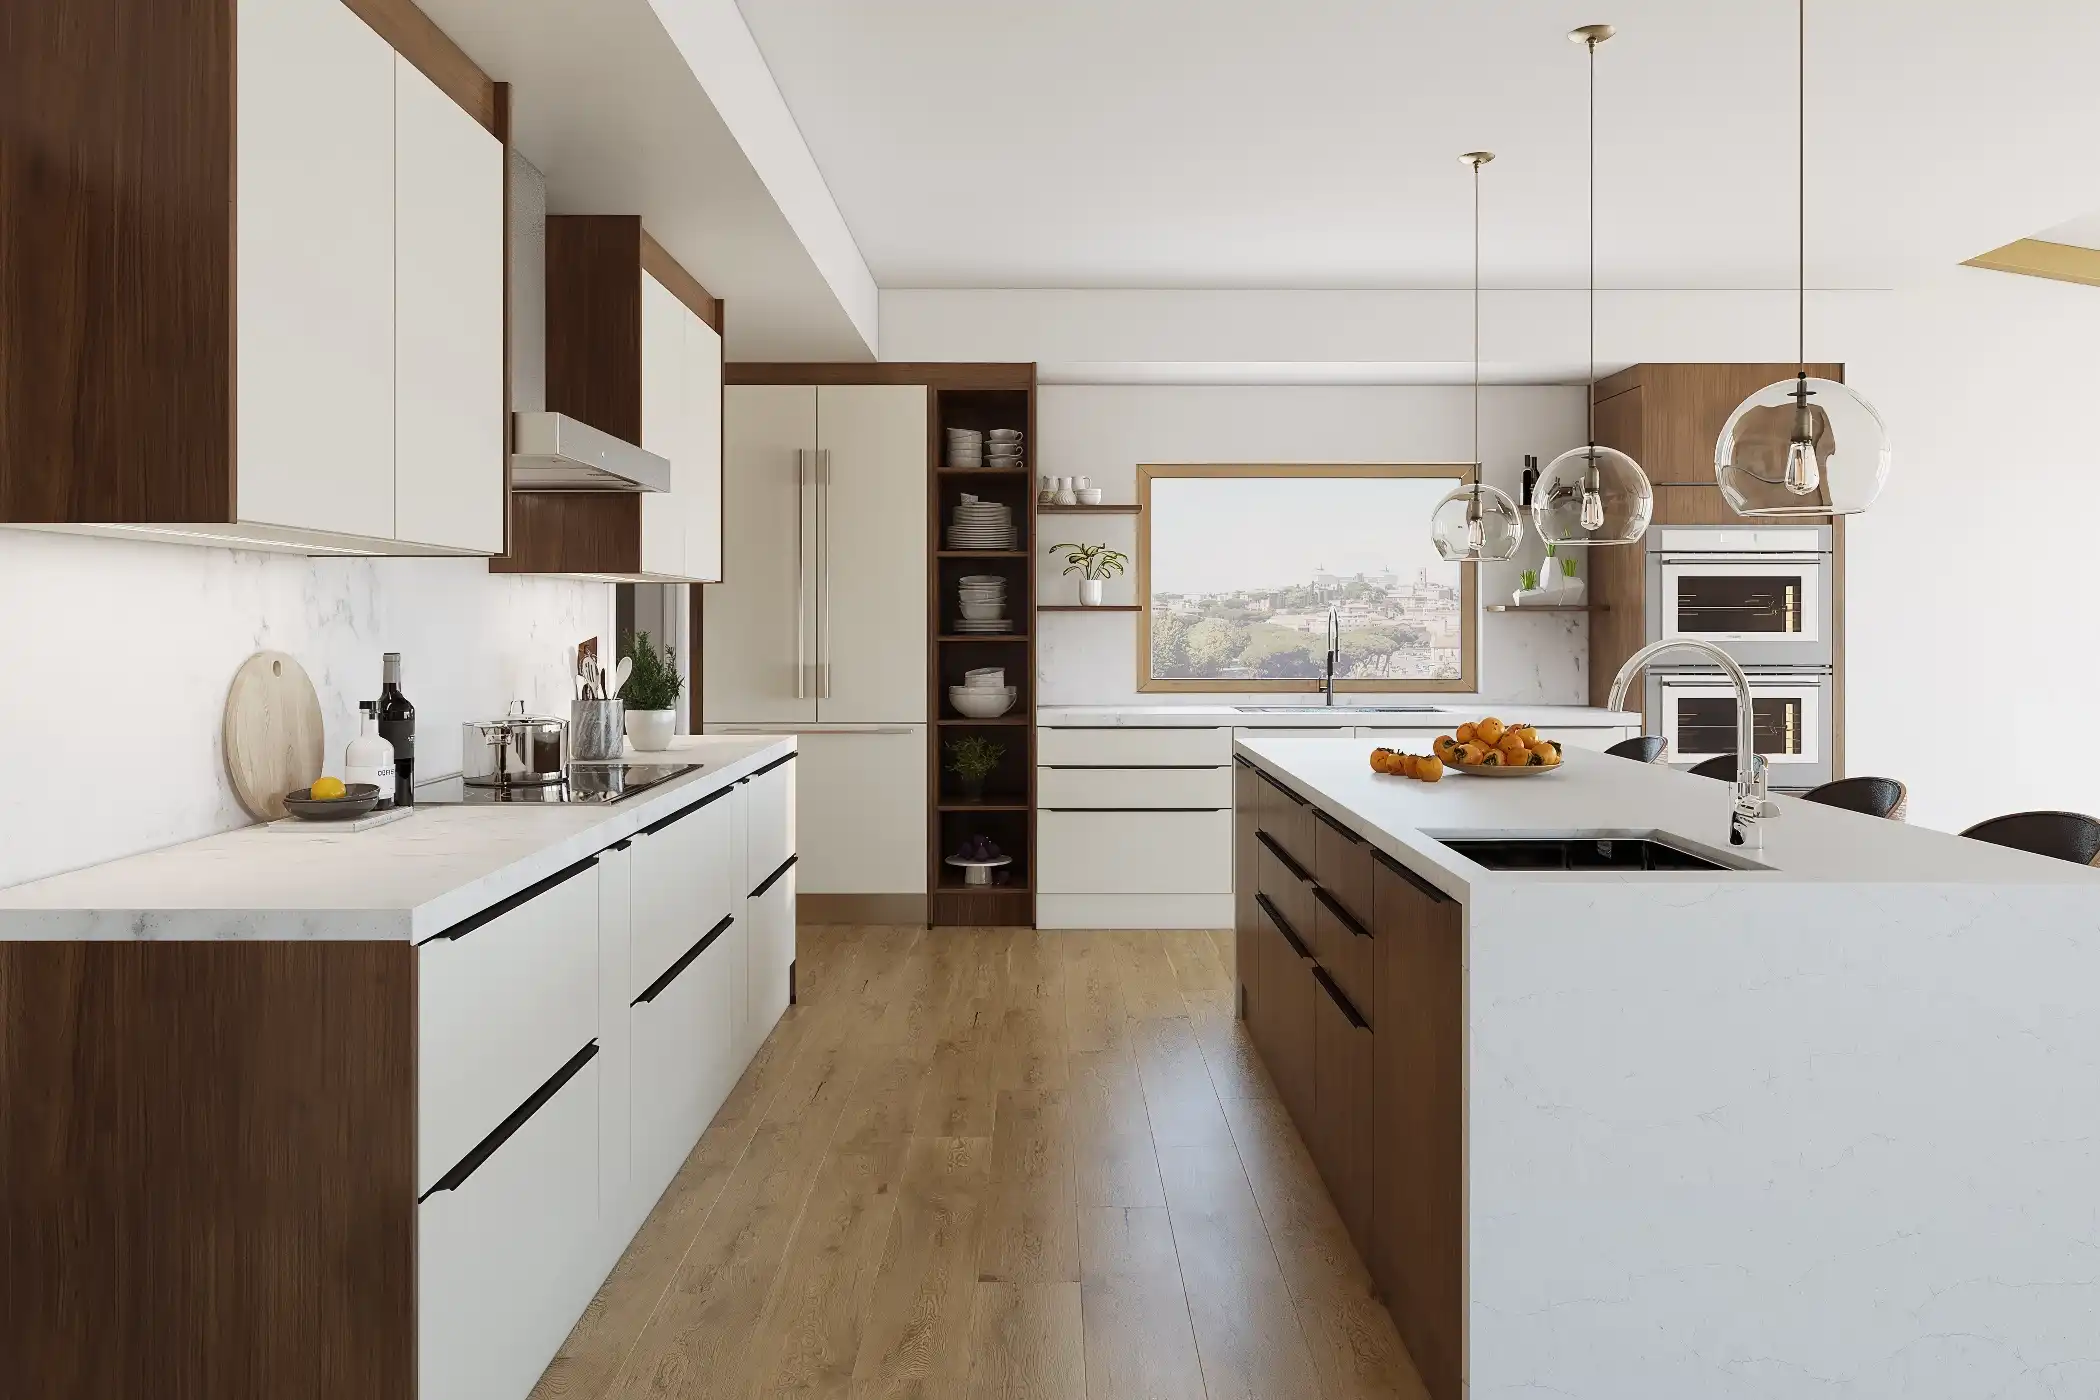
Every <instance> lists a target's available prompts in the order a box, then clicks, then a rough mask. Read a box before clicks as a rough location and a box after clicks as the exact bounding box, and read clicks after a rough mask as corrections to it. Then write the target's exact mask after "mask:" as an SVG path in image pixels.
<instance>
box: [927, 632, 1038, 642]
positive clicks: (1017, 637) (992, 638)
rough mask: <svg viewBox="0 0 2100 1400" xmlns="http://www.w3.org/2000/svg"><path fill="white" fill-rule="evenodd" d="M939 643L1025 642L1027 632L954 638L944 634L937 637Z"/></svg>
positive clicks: (981, 633)
mask: <svg viewBox="0 0 2100 1400" xmlns="http://www.w3.org/2000/svg"><path fill="white" fill-rule="evenodd" d="M934 640H935V641H937V642H1025V641H1027V640H1028V634H1027V633H1026V632H972V633H970V634H969V635H968V636H963V637H953V636H948V635H946V634H943V635H941V636H938V637H935V638H934Z"/></svg>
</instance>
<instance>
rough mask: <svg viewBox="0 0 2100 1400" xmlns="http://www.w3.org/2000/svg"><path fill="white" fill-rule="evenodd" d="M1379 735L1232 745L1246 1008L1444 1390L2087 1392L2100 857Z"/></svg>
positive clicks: (2099, 1091) (1693, 782) (2098, 1171)
mask: <svg viewBox="0 0 2100 1400" xmlns="http://www.w3.org/2000/svg"><path fill="white" fill-rule="evenodd" d="M1370 748H1371V744H1370V743H1369V742H1360V741H1350V742H1339V741H1333V740H1302V739H1271V738H1263V737H1256V736H1243V737H1242V738H1241V739H1240V740H1239V741H1238V742H1237V743H1236V744H1235V760H1236V767H1235V784H1236V787H1237V789H1238V796H1239V798H1240V800H1239V801H1238V802H1237V803H1236V811H1237V812H1238V814H1239V815H1238V816H1237V819H1236V823H1237V824H1236V832H1235V836H1236V842H1235V861H1236V865H1237V877H1238V878H1237V881H1236V888H1237V890H1238V897H1237V899H1236V911H1235V924H1236V931H1237V937H1238V944H1239V958H1238V963H1239V970H1240V972H1239V975H1240V980H1241V996H1242V1009H1243V1014H1244V1015H1245V1017H1246V1019H1247V1023H1248V1028H1249V1031H1250V1034H1251V1036H1252V1037H1253V1039H1254V1041H1255V1043H1256V1045H1257V1047H1258V1048H1259V1049H1260V1051H1261V1054H1262V1057H1263V1059H1264V1061H1265V1062H1266V1063H1267V1064H1268V1066H1269V1068H1270V1071H1271V1074H1272V1077H1273V1078H1274V1079H1275V1081H1276V1084H1277V1088H1278V1092H1279V1095H1280V1096H1281V1097H1282V1099H1283V1100H1284V1102H1285V1103H1286V1105H1287V1106H1288V1107H1289V1108H1290V1110H1291V1113H1292V1115H1293V1117H1294V1118H1295V1119H1296V1120H1297V1122H1298V1123H1299V1125H1300V1128H1301V1131H1302V1133H1303V1135H1304V1136H1305V1138H1306V1140H1307V1143H1308V1145H1309V1146H1310V1148H1311V1149H1312V1152H1313V1154H1314V1156H1315V1158H1316V1159H1317V1160H1318V1161H1319V1162H1320V1165H1321V1169H1322V1172H1323V1175H1325V1176H1326V1178H1327V1180H1328V1182H1329V1185H1330V1188H1331V1189H1332V1190H1333V1193H1334V1195H1335V1197H1336V1202H1337V1205H1338V1207H1339V1208H1340V1209H1341V1212H1342V1214H1343V1216H1344V1218H1345V1219H1346V1220H1347V1221H1348V1223H1349V1225H1350V1228H1351V1232H1352V1234H1353V1235H1354V1236H1355V1238H1356V1239H1357V1242H1358V1244H1359V1247H1360V1249H1361V1250H1362V1252H1363V1254H1364V1256H1365V1258H1366V1261H1367V1263H1368V1264H1369V1265H1370V1267H1371V1270H1372V1273H1373V1275H1374V1277H1375V1278H1376V1279H1377V1280H1378V1282H1379V1285H1380V1288H1381V1291H1382V1292H1383V1294H1384V1296H1385V1299H1386V1302H1387V1305H1388V1307H1389V1308H1390V1309H1391V1310H1392V1312H1393V1314H1394V1319H1395V1321H1396V1323H1397V1324H1398V1325H1399V1327H1400V1329H1401V1332H1402V1335H1403V1336H1404V1337H1405V1338H1406V1339H1407V1342H1408V1345H1409V1349H1410V1351H1411V1352H1413V1354H1414V1357H1415V1360H1416V1363H1417V1366H1418V1368H1419V1369H1420V1370H1421V1371H1422V1373H1423V1376H1424V1379H1425V1381H1426V1382H1427V1384H1428V1387H1429V1390H1430V1393H1431V1394H1432V1395H1433V1396H1435V1397H1437V1400H1456V1398H1457V1397H1458V1396H1459V1395H1461V1394H1470V1395H1471V1396H1474V1397H1484V1396H1517V1395H1567V1396H1580V1397H1598V1398H1599V1400H1603V1397H1611V1400H1627V1398H1628V1397H1657V1398H1658V1400H1660V1398H1661V1397H1672V1398H1673V1400H1674V1397H1682V1396H1688V1395H1700V1396H1724V1395H1725V1396H1753V1395H1754V1396H1795V1395H1804V1394H1834V1395H1848V1396H1896V1395H1901V1396H1906V1397H1917V1396H1947V1397H1955V1396H1979V1395H1996V1396H2027V1395H2033V1396H2055V1395H2069V1394H2092V1393H2095V1392H2096V1391H2100V1355H2096V1352H2095V1350H2094V1348H2093V1346H2092V1337H2093V1335H2094V1333H2093V1319H2094V1318H2095V1317H2096V1316H2100V1017H2096V1016H2095V1015H2094V1014H2093V1011H2092V998H2093V988H2095V987H2096V986H2100V872H2096V871H2093V870H2089V869H2086V868H2083V867H2079V866H2075V865H2070V864H2066V863H2062V862H2056V861H2050V860H2045V859H2042V858H2039V857H2034V856H2029V855H2025V854H2023V853H2019V852H2014V851H2008V850H2003V849H1999V848H1996V847H1992V846H1986V845H1982V844H1980V843H1976V842H1971V841H1964V840H1961V839H1960V838H1957V837H1953V836H1948V835H1944V834H1941V833H1937V832H1932V831H1927V830H1922V829H1918V828H1912V827H1907V826H1904V825H1902V824H1900V823H1894V822H1886V821H1879V820H1876V819H1873V818H1869V817H1863V816H1859V815H1856V814H1853V813H1849V812H1842V811H1837V810H1834V809H1830V808H1824V807H1818V806H1815V805H1813V804H1809V803H1805V802H1801V801H1798V800H1795V799H1789V798H1780V799H1777V809H1778V815H1777V817H1776V818H1773V819H1769V820H1767V821H1766V822H1765V823H1764V831H1763V838H1764V840H1763V847H1762V850H1761V851H1759V852H1757V853H1755V854H1750V853H1745V852H1743V851H1741V850H1736V851H1733V852H1731V850H1730V848H1729V847H1728V845H1727V830H1728V815H1729V807H1730V800H1731V788H1730V785H1728V784H1725V783H1720V782H1714V781H1710V780H1707V779H1702V778H1695V777H1692V776H1689V775H1687V774H1682V773H1677V772H1672V771H1670V770H1668V769H1665V768H1660V767H1651V766H1649V765H1644V764H1639V763H1634V762H1630V761H1626V760H1621V759H1615V758H1610V757H1606V756H1603V755H1598V754H1590V753H1584V752H1581V751H1572V750H1571V751H1570V752H1569V753H1568V755H1567V760H1566V763H1565V764H1564V765H1563V767H1562V768H1561V769H1560V770H1558V771H1556V772H1553V773H1549V774H1547V775H1546V776H1543V777H1535V778H1522V779H1501V780H1488V779H1478V778H1468V777H1466V776H1464V775H1461V774H1455V773H1454V774H1448V775H1447V776H1446V777H1445V778H1444V780H1443V781H1442V782H1440V783H1436V784H1424V783H1418V782H1414V781H1411V780H1408V779H1404V778H1393V777H1384V776H1380V775H1376V774H1373V773H1372V772H1371V771H1370V767H1369V762H1368V751H1369V749H1370ZM1600 835H1601V836H1605V837H1609V838H1611V841H1610V844H1609V846H1599V845H1598V843H1597V841H1596V839H1595V838H1596V837H1598V836H1600ZM1575 836H1587V837H1589V838H1591V839H1589V840H1587V841H1585V842H1580V843H1574V844H1571V845H1569V846H1553V845H1532V844H1528V843H1512V838H1530V837H1556V838H1561V837H1575ZM1642 838H1655V839H1656V840H1657V841H1658V842H1659V844H1660V846H1661V848H1662V849H1661V850H1660V851H1659V852H1658V851H1656V850H1655V848H1653V847H1649V848H1647V850H1648V852H1649V854H1650V855H1651V857H1658V858H1651V859H1648V860H1645V861H1644V860H1642V859H1641V858H1640V857H1641V854H1642V851H1643V846H1642V844H1641V842H1642ZM1475 842H1481V843H1487V844H1479V845H1475V844H1472V843H1475ZM1454 843H1455V844H1454ZM1468 850H1470V851H1471V852H1472V853H1473V854H1472V855H1471V856H1469V855H1468V854H1465V853H1464V852H1465V851H1468ZM1570 852H1573V856H1572V858H1571V857H1570V855H1569V853H1570ZM1475 857H1477V858H1475ZM1483 862H1486V863H1483ZM1549 863H1569V864H1573V865H1575V866H1577V867H1578V868H1557V869H1541V868H1522V869H1520V868H1509V867H1511V866H1513V865H1545V864H1549ZM1643 865H1660V866H1665V867H1668V866H1705V867H1708V868H1642V866H1643ZM1583 866H1588V867H1590V868H1580V867H1583Z"/></svg>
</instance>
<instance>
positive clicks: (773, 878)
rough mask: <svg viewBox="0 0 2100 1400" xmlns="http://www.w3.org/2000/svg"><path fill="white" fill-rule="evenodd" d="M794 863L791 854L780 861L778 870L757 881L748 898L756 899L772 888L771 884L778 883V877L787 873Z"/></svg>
mask: <svg viewBox="0 0 2100 1400" xmlns="http://www.w3.org/2000/svg"><path fill="white" fill-rule="evenodd" d="M794 863H795V858H794V857H793V856H789V857H788V858H787V859H786V860H784V861H782V862H780V868H779V869H778V870H776V871H774V872H773V873H772V874H771V875H768V876H766V878H765V879H763V880H761V881H759V882H758V888H757V889H755V890H753V891H751V894H750V898H752V899H757V898H758V897H759V896H760V895H762V894H764V893H765V892H766V891H767V890H770V889H772V888H773V886H775V885H776V884H778V883H780V877H781V876H783V875H785V874H787V873H788V870H789V868H790V867H792V866H793V865H794Z"/></svg>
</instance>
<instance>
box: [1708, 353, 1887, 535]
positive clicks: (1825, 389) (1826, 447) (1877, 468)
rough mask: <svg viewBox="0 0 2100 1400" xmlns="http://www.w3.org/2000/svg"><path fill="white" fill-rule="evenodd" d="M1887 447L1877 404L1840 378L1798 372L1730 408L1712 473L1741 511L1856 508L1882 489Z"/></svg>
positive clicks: (1809, 514)
mask: <svg viewBox="0 0 2100 1400" xmlns="http://www.w3.org/2000/svg"><path fill="white" fill-rule="evenodd" d="M1889 455H1890V454H1889V439H1888V430H1887V429H1886V428H1885V427H1883V426H1882V422H1881V415H1880V414H1878V413H1876V412H1875V411H1874V406H1873V405H1872V404H1870V403H1868V402H1867V401H1866V400H1865V399H1863V398H1861V397H1860V396H1859V395H1858V394H1857V393H1855V392H1854V391H1853V390H1852V389H1851V388H1850V387H1849V386H1847V385H1844V384H1840V383H1838V382H1837V381H1835V380H1831V379H1817V378H1814V377H1812V376H1809V375H1795V376H1794V377H1793V378H1792V379H1782V380H1780V381H1779V382H1778V383H1776V384H1767V385H1766V386H1765V387H1764V388H1762V389H1760V390H1758V391H1757V392H1756V393H1754V394H1752V395H1751V396H1750V397H1749V398H1747V399H1745V400H1743V402H1742V403H1741V404H1739V405H1737V407H1736V410H1735V412H1734V413H1732V414H1730V415H1729V418H1728V422H1727V423H1726V424H1725V425H1724V426H1723V427H1722V429H1721V436H1720V439H1719V441H1718V442H1716V443H1715V445H1714V479H1715V481H1716V482H1717V483H1718V484H1719V485H1720V488H1721V495H1722V496H1723V497H1724V498H1726V500H1727V502H1728V504H1729V506H1730V508H1732V509H1733V510H1734V511H1735V513H1736V514H1737V515H1746V516H1751V517H1759V516H1763V517H1770V518H1777V519H1786V518H1790V517H1791V518H1795V519H1800V518H1816V517H1822V516H1828V515H1852V514H1856V513H1857V512H1859V511H1863V510H1866V509H1867V508H1868V507H1869V506H1871V505H1873V504H1874V500H1875V498H1876V497H1878V496H1879V495H1880V494H1881V487H1882V484H1883V483H1884V482H1885V481H1887V480H1888V474H1889Z"/></svg>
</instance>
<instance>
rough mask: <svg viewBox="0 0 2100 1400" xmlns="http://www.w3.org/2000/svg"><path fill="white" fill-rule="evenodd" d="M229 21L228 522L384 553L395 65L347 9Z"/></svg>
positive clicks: (390, 494)
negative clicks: (372, 543)
mask: <svg viewBox="0 0 2100 1400" xmlns="http://www.w3.org/2000/svg"><path fill="white" fill-rule="evenodd" d="M236 13H237V24H238V36H239V38H238V47H239V53H238V61H237V63H236V64H235V70H236V73H237V77H236V79H235V89H236V91H235V110H236V112H237V113H238V114H239V115H238V119H237V125H236V129H235V137H234V145H235V177H236V178H235V186H234V188H235V190H236V191H237V197H236V200H235V204H234V223H235V237H236V249H237V251H236V255H235V264H236V273H235V300H234V305H235V327H236V330H235V334H236V341H235V344H236V371H235V395H234V403H235V405H236V411H235V423H234V443H235V452H236V458H235V460H236V463H237V467H236V473H237V474H236V489H235V507H234V509H235V513H236V515H237V518H238V519H239V520H241V521H244V522H254V523H257V524H264V525H273V526H280V527H291V528H295V529H306V530H323V531H330V532H334V533H339V534H348V535H365V536H371V537H375V538H379V539H390V538H392V537H393V534H394V77H395V75H394V66H395V58H394V51H393V49H391V48H389V47H388V46H387V43H386V41H385V40H384V39H381V38H380V37H379V36H378V35H377V34H375V33H373V32H372V30H371V29H370V28H368V27H367V26H366V24H365V22H364V21H363V20H361V19H359V18H358V17H357V16H356V15H355V14H353V13H352V12H351V11H350V10H349V9H348V8H347V7H346V6H344V5H343V4H342V0H239V6H238V10H237V12H236ZM500 205H501V200H500V195H499V199H498V207H499V211H500ZM499 217H500V214H499ZM500 275H501V265H500V263H499V265H498V276H499V277H500ZM497 364H498V373H499V374H500V373H501V368H500V367H501V357H500V353H499V356H498V360H497Z"/></svg>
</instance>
